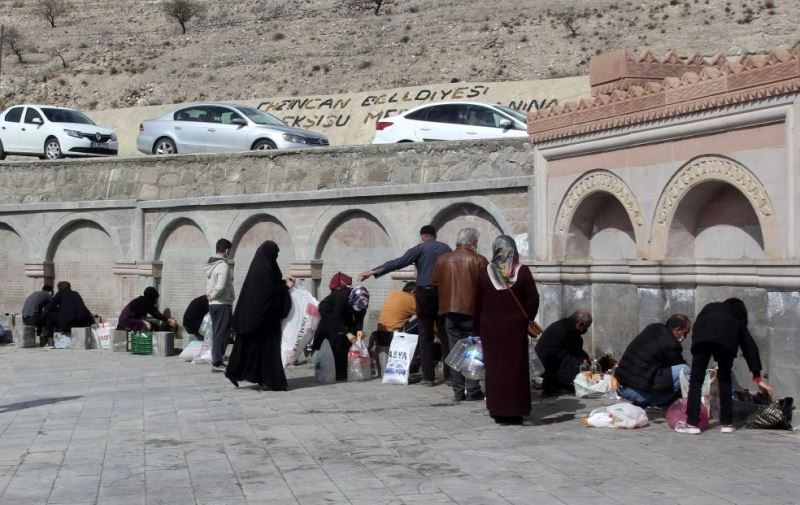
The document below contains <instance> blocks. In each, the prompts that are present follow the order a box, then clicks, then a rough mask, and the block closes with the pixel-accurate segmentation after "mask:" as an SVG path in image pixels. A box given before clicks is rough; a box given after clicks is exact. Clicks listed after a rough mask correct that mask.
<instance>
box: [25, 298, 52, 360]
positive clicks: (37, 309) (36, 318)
mask: <svg viewBox="0 0 800 505" xmlns="http://www.w3.org/2000/svg"><path fill="white" fill-rule="evenodd" d="M52 299H53V286H51V285H49V284H45V285H44V286H42V289H41V291H36V292H34V293H31V294H30V295H29V296H28V298H26V299H25V303H24V304H22V324H25V325H27V326H33V327H35V328H36V334H37V335H39V347H44V346H46V345H47V343H48V342H49V341H50V339H52V338H53V335H48V333H47V330H46V328H45V309H47V305H48V304H49V303H50V300H52Z"/></svg>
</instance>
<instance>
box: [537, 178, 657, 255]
mask: <svg viewBox="0 0 800 505" xmlns="http://www.w3.org/2000/svg"><path fill="white" fill-rule="evenodd" d="M643 236H644V217H643V214H642V209H641V207H640V206H639V201H638V200H637V198H636V196H635V195H634V194H633V192H632V191H631V189H630V188H629V187H628V185H627V184H626V183H625V181H623V180H622V179H621V178H620V177H619V176H617V175H616V174H614V173H612V172H609V171H607V170H593V171H590V172H587V173H585V174H583V175H582V176H581V177H580V178H579V179H578V180H576V181H575V182H574V183H573V184H572V186H570V188H569V190H568V191H567V193H566V194H565V195H564V198H563V199H562V201H561V205H560V207H559V209H558V214H557V215H556V223H555V230H554V233H553V257H554V258H556V259H567V258H570V257H572V258H597V259H620V258H627V259H632V258H636V257H641V256H643V255H642V253H641V251H642V246H641V240H642V237H643Z"/></svg>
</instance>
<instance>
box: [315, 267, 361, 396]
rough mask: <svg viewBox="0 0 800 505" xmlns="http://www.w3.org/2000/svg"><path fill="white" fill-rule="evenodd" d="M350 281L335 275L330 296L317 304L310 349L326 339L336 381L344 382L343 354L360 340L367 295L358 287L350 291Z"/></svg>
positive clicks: (331, 283) (345, 370)
mask: <svg viewBox="0 0 800 505" xmlns="http://www.w3.org/2000/svg"><path fill="white" fill-rule="evenodd" d="M352 282H353V278H352V277H350V276H349V275H347V274H343V273H342V272H336V273H335V274H334V275H333V277H331V281H330V283H329V284H328V287H330V289H331V293H330V294H329V295H328V296H326V297H325V298H323V300H322V301H321V302H320V303H319V314H320V321H319V326H317V331H316V333H315V334H314V344H313V346H312V348H313V349H314V350H317V351H318V350H319V349H320V347H321V346H322V342H323V340H325V339H328V343H329V344H330V346H331V350H332V351H333V360H334V363H335V365H336V380H347V353H348V351H349V350H350V345H351V344H352V343H353V342H355V341H357V340H362V339H363V338H364V331H363V330H364V316H365V315H366V314H367V307H368V306H369V293H368V292H367V291H366V289H365V288H364V287H362V286H357V287H355V288H351V287H350V285H351V284H352Z"/></svg>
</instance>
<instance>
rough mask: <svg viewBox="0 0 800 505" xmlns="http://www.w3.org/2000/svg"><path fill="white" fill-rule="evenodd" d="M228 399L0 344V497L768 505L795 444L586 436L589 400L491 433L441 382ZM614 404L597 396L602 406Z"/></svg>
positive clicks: (204, 388) (604, 433)
mask: <svg viewBox="0 0 800 505" xmlns="http://www.w3.org/2000/svg"><path fill="white" fill-rule="evenodd" d="M289 375H290V381H289V384H290V388H291V391H289V392H288V393H274V392H260V391H256V390H255V389H253V388H250V387H242V388H240V389H234V388H233V386H232V385H231V384H230V383H228V381H227V380H226V379H225V378H224V377H223V376H222V375H221V374H214V373H211V372H210V368H209V366H204V365H192V364H188V363H184V362H182V361H180V360H179V359H178V358H177V357H173V358H155V357H149V356H148V357H145V356H132V355H127V354H120V353H110V352H107V351H74V350H43V349H17V348H14V347H11V346H4V347H0V377H2V383H1V384H0V503H1V504H13V505H29V504H30V505H32V504H62V505H68V504H69V505H79V504H80V505H83V504H113V505H134V504H135V505H143V504H147V505H151V504H152V505H155V504H164V505H167V504H169V505H183V504H197V505H206V504H208V505H228V504H245V503H248V504H262V503H263V504H275V505H289V504H292V505H294V504H302V505H315V504H354V505H355V504H359V505H375V504H385V505H389V504H413V505H428V504H431V505H438V504H453V503H458V504H464V505H480V504H520V505H522V504H542V505H547V504H591V505H602V504H631V505H634V504H647V505H656V504H681V505H690V504H704V505H716V504H731V503H737V504H755V505H765V504H779V503H786V504H789V503H798V502H799V501H800V498H798V496H800V480H799V479H798V477H797V476H798V472H797V468H798V466H800V455H798V454H799V452H798V449H800V435H798V434H797V433H796V432H795V433H793V432H763V431H750V430H739V431H737V432H736V433H735V434H734V435H722V434H720V433H719V432H718V431H717V430H711V431H709V432H706V433H704V434H703V435H700V436H690V435H680V434H677V433H674V432H672V431H671V430H669V429H668V428H667V427H666V425H665V423H664V421H663V419H658V418H656V419H654V420H653V424H652V425H651V426H649V427H647V428H643V429H639V430H628V431H626V430H612V429H599V428H585V427H583V425H582V424H581V423H580V421H579V420H578V419H577V418H579V417H581V416H585V415H586V414H587V413H588V411H589V410H590V409H591V408H595V407H597V406H598V405H601V404H603V402H602V401H600V400H592V401H583V400H576V399H574V398H559V399H554V400H551V399H548V400H540V399H538V398H537V399H535V401H534V405H533V417H532V425H531V426H522V427H510V426H509V427H503V426H498V425H496V424H495V423H494V422H492V420H491V419H490V418H489V417H488V415H487V413H486V411H485V408H484V405H483V402H462V403H453V401H452V393H451V392H450V391H449V390H448V389H447V388H446V386H444V385H440V386H437V387H434V388H425V387H422V386H417V385H411V386H388V385H382V384H380V383H379V382H378V381H377V380H373V381H368V382H363V383H340V384H335V385H325V386H323V385H319V384H317V383H316V382H315V381H314V379H313V377H312V375H313V371H312V369H311V368H310V367H308V366H301V367H297V368H293V369H290V372H289ZM606 403H610V402H606Z"/></svg>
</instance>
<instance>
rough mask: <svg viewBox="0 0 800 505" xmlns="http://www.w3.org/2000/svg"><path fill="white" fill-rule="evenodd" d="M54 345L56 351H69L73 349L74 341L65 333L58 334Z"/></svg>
mask: <svg viewBox="0 0 800 505" xmlns="http://www.w3.org/2000/svg"><path fill="white" fill-rule="evenodd" d="M53 345H54V346H55V348H56V349H69V348H70V347H72V339H71V338H70V337H69V336H68V335H67V334H65V333H56V338H55V340H53Z"/></svg>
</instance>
